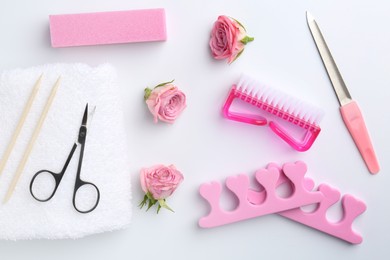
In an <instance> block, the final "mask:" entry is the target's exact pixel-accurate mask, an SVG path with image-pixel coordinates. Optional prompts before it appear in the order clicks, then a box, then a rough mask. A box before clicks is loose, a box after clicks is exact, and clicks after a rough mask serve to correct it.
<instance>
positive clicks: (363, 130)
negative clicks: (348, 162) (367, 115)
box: [340, 101, 379, 174]
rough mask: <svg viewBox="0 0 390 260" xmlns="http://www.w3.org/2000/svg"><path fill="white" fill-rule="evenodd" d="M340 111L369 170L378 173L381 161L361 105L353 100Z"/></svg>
mask: <svg viewBox="0 0 390 260" xmlns="http://www.w3.org/2000/svg"><path fill="white" fill-rule="evenodd" d="M340 112H341V115H342V117H343V120H344V122H345V124H346V126H347V128H348V130H349V132H350V133H351V135H352V138H353V140H354V141H355V144H356V146H357V147H358V149H359V151H360V154H361V155H362V157H363V159H364V161H365V163H366V165H367V168H368V170H369V171H370V172H371V173H372V174H375V173H378V172H379V163H378V160H377V158H376V155H375V151H374V148H373V146H372V143H371V140H370V136H369V134H368V131H367V127H366V124H365V123H364V119H363V116H362V113H361V112H360V109H359V106H358V105H357V103H356V102H355V101H352V102H351V103H348V104H346V105H344V106H342V107H340Z"/></svg>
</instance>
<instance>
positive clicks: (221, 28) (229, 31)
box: [209, 15, 254, 64]
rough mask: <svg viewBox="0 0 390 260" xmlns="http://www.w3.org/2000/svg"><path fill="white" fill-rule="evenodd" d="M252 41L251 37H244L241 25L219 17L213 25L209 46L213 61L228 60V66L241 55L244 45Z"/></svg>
mask: <svg viewBox="0 0 390 260" xmlns="http://www.w3.org/2000/svg"><path fill="white" fill-rule="evenodd" d="M253 40H254V38H253V37H249V36H247V35H246V30H245V28H244V26H243V25H242V24H241V23H239V22H238V21H237V20H235V19H233V18H230V17H228V16H225V15H221V16H219V17H218V20H217V21H216V22H215V23H214V27H213V29H212V31H211V39H210V42H209V45H210V49H211V53H212V55H213V57H214V58H215V59H217V60H221V59H228V63H229V64H230V63H232V62H233V61H235V60H236V59H237V58H238V57H239V56H240V55H241V53H242V52H243V51H244V47H245V45H246V44H247V43H248V42H251V41H253Z"/></svg>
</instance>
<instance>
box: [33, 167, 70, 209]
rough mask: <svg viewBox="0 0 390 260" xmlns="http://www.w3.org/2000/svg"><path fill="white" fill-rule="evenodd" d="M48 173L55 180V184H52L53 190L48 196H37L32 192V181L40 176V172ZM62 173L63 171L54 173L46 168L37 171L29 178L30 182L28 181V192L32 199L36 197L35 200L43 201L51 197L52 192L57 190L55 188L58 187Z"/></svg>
mask: <svg viewBox="0 0 390 260" xmlns="http://www.w3.org/2000/svg"><path fill="white" fill-rule="evenodd" d="M45 173H46V174H47V173H48V174H49V175H50V176H52V177H53V179H54V181H55V186H54V189H53V192H52V193H51V194H50V196H49V197H48V198H46V199H41V198H38V197H37V196H36V195H35V194H34V189H33V186H34V182H35V179H36V178H37V177H38V176H40V175H41V174H45ZM63 175H64V173H63V172H60V173H54V172H51V171H48V170H40V171H39V172H37V173H36V174H35V175H34V176H33V177H32V179H31V182H30V193H31V196H33V198H34V199H36V200H37V201H40V202H45V201H49V200H50V199H51V198H53V196H54V194H55V193H56V191H57V188H58V185H60V182H61V179H62V176H63Z"/></svg>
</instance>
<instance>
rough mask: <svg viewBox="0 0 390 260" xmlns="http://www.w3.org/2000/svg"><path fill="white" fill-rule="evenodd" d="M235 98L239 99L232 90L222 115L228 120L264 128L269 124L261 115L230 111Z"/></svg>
mask: <svg viewBox="0 0 390 260" xmlns="http://www.w3.org/2000/svg"><path fill="white" fill-rule="evenodd" d="M235 98H238V97H237V96H236V95H235V94H234V91H233V90H230V92H229V96H228V98H227V100H226V102H225V105H224V106H223V108H222V113H223V115H224V116H225V117H226V118H229V119H231V120H235V121H238V122H242V123H247V124H252V125H259V126H263V125H266V124H267V119H265V118H264V117H262V116H259V115H251V114H247V113H237V112H232V111H230V106H231V105H232V103H233V100H234V99H235Z"/></svg>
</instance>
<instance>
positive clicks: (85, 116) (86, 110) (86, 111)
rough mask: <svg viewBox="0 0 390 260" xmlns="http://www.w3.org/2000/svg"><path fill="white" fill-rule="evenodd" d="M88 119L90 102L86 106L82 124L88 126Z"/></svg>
mask: <svg viewBox="0 0 390 260" xmlns="http://www.w3.org/2000/svg"><path fill="white" fill-rule="evenodd" d="M87 120H88V103H87V105H86V106H85V110H84V116H83V121H82V122H81V125H84V126H86V125H87Z"/></svg>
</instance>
